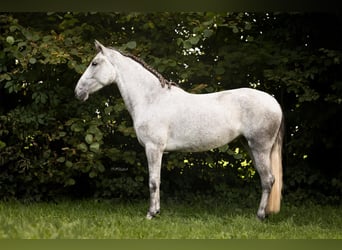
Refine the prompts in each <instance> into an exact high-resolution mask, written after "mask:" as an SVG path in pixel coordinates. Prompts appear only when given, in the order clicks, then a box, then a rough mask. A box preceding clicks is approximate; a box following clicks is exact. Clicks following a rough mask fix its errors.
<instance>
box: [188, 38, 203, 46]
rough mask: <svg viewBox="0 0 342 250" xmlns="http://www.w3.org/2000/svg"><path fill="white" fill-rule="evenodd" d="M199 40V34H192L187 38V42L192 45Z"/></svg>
mask: <svg viewBox="0 0 342 250" xmlns="http://www.w3.org/2000/svg"><path fill="white" fill-rule="evenodd" d="M199 40H200V37H199V36H193V37H190V38H189V42H190V43H191V44H192V45H196V44H197V43H198V42H199Z"/></svg>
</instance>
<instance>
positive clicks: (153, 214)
mask: <svg viewBox="0 0 342 250" xmlns="http://www.w3.org/2000/svg"><path fill="white" fill-rule="evenodd" d="M159 213H160V211H159V210H158V211H156V212H150V211H148V212H147V215H146V219H148V220H152V219H153V218H154V217H156V215H157V214H159Z"/></svg>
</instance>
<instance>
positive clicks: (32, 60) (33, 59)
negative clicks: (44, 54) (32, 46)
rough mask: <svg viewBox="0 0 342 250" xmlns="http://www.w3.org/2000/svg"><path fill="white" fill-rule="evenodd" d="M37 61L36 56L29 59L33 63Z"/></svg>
mask: <svg viewBox="0 0 342 250" xmlns="http://www.w3.org/2000/svg"><path fill="white" fill-rule="evenodd" d="M36 62H37V59H36V58H34V57H31V58H30V59H29V63H31V64H35V63H36Z"/></svg>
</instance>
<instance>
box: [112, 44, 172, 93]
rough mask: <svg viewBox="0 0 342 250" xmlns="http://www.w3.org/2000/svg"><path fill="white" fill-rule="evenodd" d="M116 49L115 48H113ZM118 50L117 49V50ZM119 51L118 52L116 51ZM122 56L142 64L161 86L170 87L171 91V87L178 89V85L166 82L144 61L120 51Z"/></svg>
mask: <svg viewBox="0 0 342 250" xmlns="http://www.w3.org/2000/svg"><path fill="white" fill-rule="evenodd" d="M113 49H114V48H113ZM115 50H116V49H115ZM116 51H118V50H116ZM118 52H119V53H120V54H121V55H123V56H126V57H129V58H131V59H133V60H134V61H136V62H137V63H139V64H141V65H142V66H143V67H144V68H145V69H147V70H148V71H150V72H151V73H152V74H153V75H155V76H156V77H157V78H158V80H159V81H160V84H161V86H162V87H163V88H164V87H165V85H167V86H168V88H169V89H171V86H176V87H178V84H177V83H175V82H172V81H168V80H166V79H165V78H164V77H163V76H162V75H161V74H160V73H159V72H158V71H157V70H155V69H154V68H152V67H151V66H150V65H148V64H147V63H146V62H145V61H144V60H143V59H141V58H139V57H137V56H135V55H132V54H128V53H123V52H121V51H118Z"/></svg>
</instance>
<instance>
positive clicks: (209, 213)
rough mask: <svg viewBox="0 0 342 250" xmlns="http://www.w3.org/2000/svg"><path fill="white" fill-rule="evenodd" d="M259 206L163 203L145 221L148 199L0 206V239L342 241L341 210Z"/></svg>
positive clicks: (333, 208) (17, 203) (2, 204)
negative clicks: (262, 209)
mask: <svg viewBox="0 0 342 250" xmlns="http://www.w3.org/2000/svg"><path fill="white" fill-rule="evenodd" d="M255 205H256V206H255V207H254V208H243V207H242V206H238V205H235V206H228V205H227V204H225V203H224V202H222V201H216V202H215V201H214V202H208V201H198V202H193V203H188V202H181V201H172V200H168V201H163V202H162V213H161V215H160V216H158V217H157V218H155V219H154V220H152V221H149V220H146V219H145V212H146V210H147V207H148V201H147V200H146V201H130V202H127V201H126V202H124V201H116V202H115V201H95V200H81V201H79V200H78V201H72V200H66V201H59V202H50V203H20V202H16V201H11V202H5V201H2V202H0V238H1V239H4V238H7V239H8V238H10V239H13V238H14V239H18V238H21V239H50V238H53V239H55V238H62V239H88V238H90V239H104V238H110V239H151V238H152V239H174V238H176V239H322V238H323V239H342V209H341V208H340V207H332V206H319V205H312V204H311V205H304V204H303V205H300V206H293V205H290V204H286V203H285V204H283V207H282V210H281V212H280V213H279V214H278V215H274V216H271V217H269V218H268V219H267V220H266V221H264V222H260V221H259V220H258V219H257V218H256V215H255V212H256V208H257V204H255Z"/></svg>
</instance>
